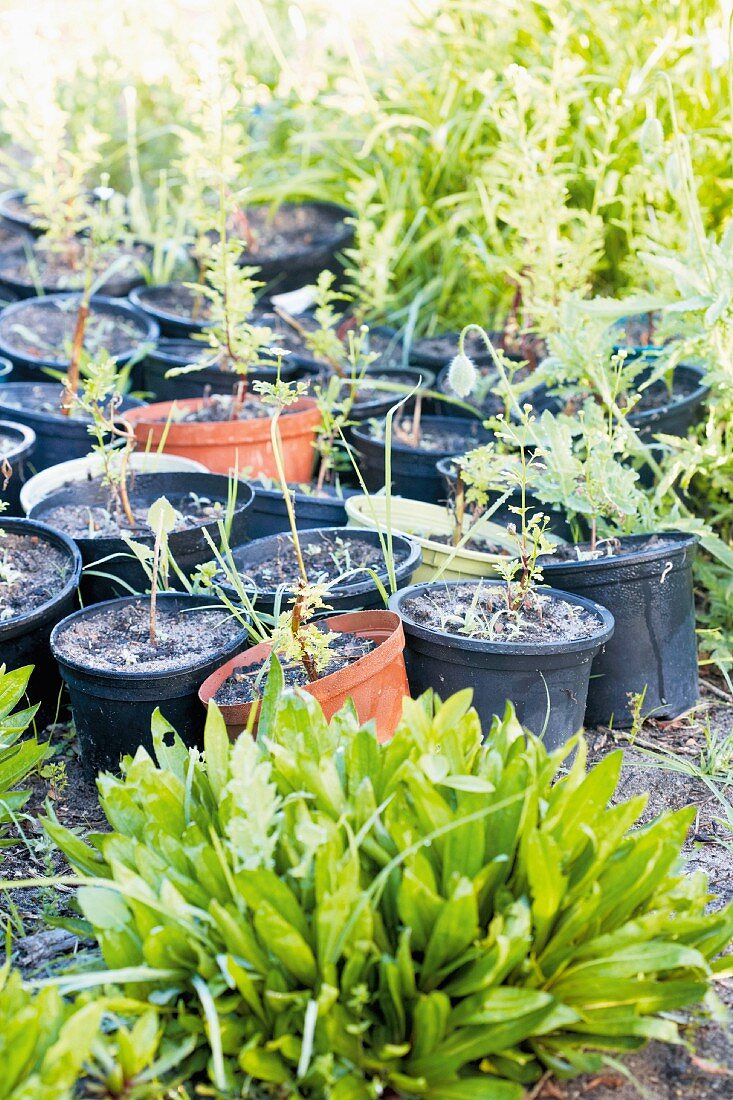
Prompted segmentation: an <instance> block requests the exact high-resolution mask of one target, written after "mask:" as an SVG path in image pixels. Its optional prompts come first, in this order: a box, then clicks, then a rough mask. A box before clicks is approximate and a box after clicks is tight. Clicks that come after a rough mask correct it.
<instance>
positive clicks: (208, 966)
mask: <svg viewBox="0 0 733 1100" xmlns="http://www.w3.org/2000/svg"><path fill="white" fill-rule="evenodd" d="M280 685H281V679H280V677H279V676H278V666H277V664H276V663H274V664H273V670H272V672H271V675H270V681H269V683H268V687H267V690H266V693H265V698H264V700H263V707H262V713H261V717H260V729H259V738H258V741H257V742H255V741H253V740H252V738H251V737H249V736H246V735H243V736H241V737H240V738H239V739H238V740H237V741H236V742H235V743H234V744H231V743H230V741H229V739H228V737H227V734H226V729H225V727H224V725H223V722H222V719H221V716H220V714H219V713H218V711H217V710H216V709H215V708H213V707H212V708H210V711H209V716H208V721H207V726H206V733H205V746H204V753H203V755H202V754H201V753H200V752H199V751H197V750H196V749H189V748H186V747H185V746H184V745H183V743H182V742H181V741H180V740H179V739H178V738H177V737H173V738H172V739H171V737H170V730H169V727H168V726H167V724H166V723H165V722H164V721H163V720H162V719H161V718H160V717H159V716H158V717H157V718H156V719H155V721H154V743H155V747H156V753H157V762H156V761H154V760H153V759H152V758H151V757H150V756H149V755H148V754H147V753H146V752H145V751H144V750H142V749H141V750H139V751H138V753H137V754H136V756H135V758H134V759H128V760H127V761H126V762H125V763H124V768H123V774H122V776H121V777H116V776H112V775H102V776H100V778H99V780H98V785H99V793H100V799H101V805H102V807H103V809H104V812H105V814H106V816H107V819H108V822H109V825H110V830H111V831H110V832H108V833H104V834H99V835H97V836H94V837H92V838H91V842H90V843H85V842H83V841H82V840H81V839H80V838H79V837H78V836H76V835H75V834H74V833H72V832H70V831H68V830H66V829H64V828H62V827H61V826H60V825H59V824H58V823H57V822H56V821H55V820H54V819H53V818H52V819H51V820H50V821H48V823H47V828H48V830H49V832H50V834H51V836H52V837H53V838H54V839H55V840H56V841H57V842H58V844H59V845H60V847H61V848H62V850H63V851H64V852H65V854H66V856H67V858H68V859H69V860H70V862H71V863H72V864H73V865H74V866H75V867H77V868H78V869H79V871H80V872H81V873H82V875H83V879H84V881H85V885H84V886H83V887H82V889H81V890H80V891H79V895H78V899H79V903H80V906H81V909H82V911H83V913H84V916H85V918H86V920H87V921H88V922H89V924H90V927H91V929H92V930H93V932H94V935H95V936H96V937H97V939H98V941H99V943H100V946H101V949H102V953H103V956H104V959H105V961H106V964H107V965H108V967H110V968H111V971H110V972H101V973H99V974H98V975H96V980H97V981H98V982H99V983H100V984H102V983H104V982H105V981H107V980H108V979H109V977H110V976H111V973H112V972H116V973H117V974H119V973H120V968H131V969H130V970H128V971H125V970H123V971H122V972H123V973H125V972H126V973H127V974H128V975H129V976H130V978H131V979H132V980H134V981H135V982H136V983H137V988H138V989H145V990H147V993H148V995H149V996H151V997H153V998H154V999H155V1000H157V1001H162V1002H164V1003H165V1004H166V1005H168V1006H169V1007H170V1008H171V1009H175V1015H176V1018H177V1019H178V1020H179V1021H180V1022H181V1023H182V1025H183V1026H184V1028H186V1029H187V1030H188V1031H189V1032H190V1034H192V1035H195V1036H199V1037H203V1036H204V1035H205V1037H206V1042H207V1044H208V1046H209V1049H210V1058H209V1060H208V1063H207V1073H208V1076H209V1078H210V1080H211V1082H212V1085H213V1087H214V1089H215V1090H216V1093H217V1095H222V1096H228V1097H234V1096H240V1097H241V1096H244V1095H252V1089H253V1088H259V1089H261V1090H262V1093H263V1094H264V1095H272V1096H283V1095H287V1096H292V1097H308V1098H314V1100H315V1098H325V1097H329V1098H330V1100H367V1098H374V1097H377V1096H379V1095H381V1094H382V1093H383V1091H384V1089H385V1088H391V1089H392V1090H394V1091H395V1092H397V1093H398V1094H399V1095H401V1096H404V1097H429V1098H434V1100H438V1098H440V1100H471V1098H474V1097H476V1098H478V1097H484V1098H485V1097H490V1098H492V1100H520V1098H521V1097H522V1096H523V1095H524V1090H525V1086H531V1084H532V1082H534V1081H536V1080H537V1079H538V1078H539V1077H540V1076H541V1075H542V1073H543V1072H544V1070H545V1069H546V1068H550V1069H551V1070H553V1071H554V1072H555V1073H556V1074H559V1075H560V1076H571V1075H573V1074H576V1073H579V1072H582V1071H586V1070H597V1069H599V1068H600V1067H601V1066H602V1064H603V1059H604V1052H608V1051H621V1052H624V1051H630V1050H634V1049H636V1048H638V1047H640V1046H641V1045H643V1044H644V1043H645V1042H646V1041H647V1040H648V1039H650V1038H656V1039H662V1040H668V1041H671V1042H673V1041H675V1040H676V1038H677V1032H676V1025H675V1023H674V1021H673V1019H672V1017H671V1015H670V1013H671V1012H672V1011H673V1010H675V1009H678V1008H680V1007H681V1006H683V1005H687V1004H691V1003H693V1002H696V1001H699V1000H700V999H701V998H702V997H703V996H705V994H706V993H707V991H708V990H709V988H710V983H711V979H712V978H713V976H714V975H715V973H716V971H717V972H723V971H724V970H725V967H726V966H728V967H729V965H730V960H727V961H726V960H721V961H713V960H714V959H715V957H716V956H717V955H718V953H719V952H720V951H721V950H722V949H723V948H724V947H725V945H726V944H727V943H728V942H729V940H730V938H731V935H732V934H733V909H731V907H728V908H725V909H717V910H713V909H711V908H710V906H709V901H710V897H709V894H708V892H707V886H706V881H705V878H704V876H701V875H699V874H695V875H685V874H683V873H682V872H681V868H680V862H681V861H680V848H681V844H682V841H683V839H684V837H685V834H686V832H687V830H688V828H689V827H690V825H691V823H692V822H693V820H694V813H695V811H694V808H690V809H689V810H682V811H678V812H674V813H668V814H665V815H663V816H661V817H659V818H657V819H655V820H654V821H653V822H652V823H651V824H648V825H645V826H641V827H640V826H638V824H637V823H638V821H639V818H640V815H641V814H642V812H643V809H644V805H645V801H646V798H645V796H644V795H641V796H637V797H635V798H633V799H631V800H630V801H627V802H622V803H620V804H617V805H612V806H611V805H609V803H610V800H611V799H612V797H613V795H614V792H615V790H616V786H617V783H618V779H619V772H620V767H621V753H620V752H619V753H614V754H611V755H610V756H608V757H606V758H605V759H604V760H603V761H602V762H601V763H600V764H598V765H597V766H596V767H594V768H593V769H592V770H590V771H588V770H587V768H586V748H585V744H584V742H583V741H582V740H580V739H579V740H574V741H573V742H571V743H570V744H569V745H567V746H565V748H564V749H562V750H558V751H557V752H555V753H553V754H550V753H548V752H547V750H546V749H545V747H544V746H543V745H542V743H541V741H540V740H538V739H537V738H535V737H533V736H531V735H528V736H526V737H525V734H524V732H523V731H522V729H521V728H520V726H519V724H518V723H517V721H516V719H515V717H514V714H513V712H512V710H511V708H508V709H507V712H506V714H505V715H504V717H503V718H502V719H501V720H499V719H497V720H495V722H494V724H493V727H492V729H491V730H490V731H485V732H487V733H489V736H488V737H487V738H485V739H484V737H483V736H482V731H481V728H480V724H479V720H478V717H477V715H476V713H475V712H474V711H473V710H471V709H469V703H470V697H469V693H467V692H463V693H459V694H458V695H456V696H453V697H452V698H451V699H449V700H447V701H446V702H445V703H443V704H441V703H439V702H438V700H437V699H436V698H434V697H433V696H432V695H430V694H428V695H426V696H424V697H423V698H422V699H420V700H417V701H407V702H406V704H405V710H404V715H403V720H402V723H401V725H400V727H399V728H398V730H397V732H396V734H395V736H394V738H393V739H392V741H390V742H388V743H387V744H383V745H380V744H379V743H378V742H377V740H376V737H375V734H374V731H373V729H372V728H371V726H365V727H359V725H358V722H357V720H356V718H355V716H354V713H353V710H352V709H351V708H345V709H344V710H343V711H342V712H341V713H340V714H338V715H336V716H335V718H334V719H333V720H332V721H331V722H330V724H329V723H327V722H326V721H325V719H324V718H323V714H322V712H321V710H320V708H319V707H318V705H317V703H316V702H315V701H314V700H312V699H309V698H307V697H305V696H304V695H302V694H293V693H286V694H280ZM573 749H575V750H576V751H575V756H574V759H573V762H572V764H570V765H569V766H567V767H565V766H564V765H563V761H564V760H565V759H566V758H567V756H568V754H569V753H570V752H572V750H573ZM68 980H69V988H73V982H74V979H73V976H70V977H69V979H68ZM94 980H95V979H94V976H92V975H90V974H89V973H85V974H84V975H82V976H81V977H80V979H79V981H80V982H83V983H85V984H86V985H88V984H89V983H90V982H91V981H94ZM142 983H144V984H142Z"/></svg>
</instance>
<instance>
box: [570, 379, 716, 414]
mask: <svg viewBox="0 0 733 1100" xmlns="http://www.w3.org/2000/svg"><path fill="white" fill-rule="evenodd" d="M700 384H701V383H700V380H699V379H696V378H690V377H689V376H688V375H682V374H678V375H677V377H676V378H675V380H674V386H673V387H672V389H671V390H670V388H669V386H668V385H667V383H666V382H665V381H664V379H663V378H658V379H657V380H656V382H652V384H651V385H650V386H647V387H646V389H643V390H641V391H640V400H639V401H637V402H636V404H635V405H634V407H633V408H632V410H631V415H632V416H633V415H634V414H635V413H640V412H652V411H653V410H654V409H663V408H665V407H667V406H670V405H677V404H678V403H679V402H680V401H684V399H685V398H686V397H689V396H690V394H691V393H694V392H695V390H696V389H698V388H699V386H700ZM589 396H590V395H589V394H584V393H583V394H575V395H573V396H570V397H568V398H567V399H566V401H565V404H564V405H563V407H562V409H561V410H560V411H561V412H563V413H565V414H566V415H567V416H575V415H576V413H577V412H578V410H579V409H581V408H582V407H583V405H584V404H585V402H586V401H587V399H588V397H589ZM561 400H562V399H561ZM626 404H627V401H625V400H624V399H623V398H619V402H618V405H619V408H621V409H623V408H625V407H626Z"/></svg>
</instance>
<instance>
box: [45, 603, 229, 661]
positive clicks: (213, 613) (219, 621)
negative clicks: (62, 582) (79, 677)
mask: <svg viewBox="0 0 733 1100" xmlns="http://www.w3.org/2000/svg"><path fill="white" fill-rule="evenodd" d="M149 607H150V602H149V600H147V599H142V600H140V601H139V602H136V603H128V604H122V605H116V606H112V607H105V605H104V604H98V605H97V608H96V609H95V610H94V613H93V614H90V615H85V616H83V617H81V618H78V619H74V620H73V621H72V622H70V623H69V625H68V626H67V627H66V628H65V629H64V630H62V631H60V632H59V635H58V639H57V646H58V651H59V653H60V654H61V656H62V657H64V658H66V659H67V660H70V661H76V662H77V663H79V664H83V665H85V666H87V667H89V668H92V669H97V670H99V671H100V672H121V671H125V672H135V673H137V672H150V673H165V672H179V671H183V670H184V669H186V668H190V667H191V666H192V665H197V664H200V663H202V662H204V661H207V660H210V659H211V658H212V657H215V656H216V654H217V653H218V652H220V651H221V650H223V649H226V647H227V646H229V645H230V644H231V643H232V642H233V641H234V639H235V638H236V637H237V636H238V635H239V634H241V632H242V627H241V626H240V624H239V623H238V622H237V620H236V619H234V618H233V617H231V616H230V615H229V614H228V613H223V612H221V611H217V610H215V609H212V610H210V611H209V610H205V609H204V610H201V609H199V608H196V609H195V610H194V611H191V610H190V609H183V608H181V609H177V608H170V607H166V606H165V604H162V605H161V604H158V611H157V615H156V622H157V638H156V641H155V642H154V643H151V641H150V614H149Z"/></svg>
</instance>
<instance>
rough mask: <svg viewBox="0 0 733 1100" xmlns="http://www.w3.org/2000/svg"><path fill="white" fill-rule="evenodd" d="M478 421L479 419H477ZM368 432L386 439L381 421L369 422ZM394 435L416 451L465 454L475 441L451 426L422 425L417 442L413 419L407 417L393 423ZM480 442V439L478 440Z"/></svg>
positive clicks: (373, 436)
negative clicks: (453, 429)
mask: <svg viewBox="0 0 733 1100" xmlns="http://www.w3.org/2000/svg"><path fill="white" fill-rule="evenodd" d="M477 423H478V421H477ZM367 430H368V432H369V434H370V435H371V437H372V439H381V440H383V439H384V424H383V423H382V422H380V421H376V422H374V421H372V422H370V423H369V426H368V429H367ZM392 437H393V440H394V442H395V443H397V444H399V445H400V446H401V447H409V448H410V449H411V450H414V451H435V452H436V453H437V454H458V453H459V452H460V453H461V454H463V452H464V451H466V450H468V449H470V445H471V443H472V442H473V441H472V440H471V439H470V438H469V437H468V436H467V434H466V432H465V431H464V432H462V431H459V430H456V431H452V430H451V429H450V428H443V427H439V428H433V427H421V428H420V432H419V439H418V441H417V442H415V441H414V440H413V438H412V420H411V419H410V418H409V417H405V418H404V419H403V420H400V422H399V424H393V425H392ZM476 442H477V444H478V441H476Z"/></svg>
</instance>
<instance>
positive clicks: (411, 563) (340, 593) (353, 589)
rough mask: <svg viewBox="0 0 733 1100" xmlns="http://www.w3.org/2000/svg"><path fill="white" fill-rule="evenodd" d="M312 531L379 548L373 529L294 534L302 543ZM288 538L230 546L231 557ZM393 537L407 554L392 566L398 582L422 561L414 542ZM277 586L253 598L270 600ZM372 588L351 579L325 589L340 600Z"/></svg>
mask: <svg viewBox="0 0 733 1100" xmlns="http://www.w3.org/2000/svg"><path fill="white" fill-rule="evenodd" d="M315 532H318V533H319V534H325V535H333V536H334V537H335V536H338V535H341V536H343V537H346V538H349V539H353V540H354V541H358V540H359V538H363V537H364V536H370V535H371V536H373V537H374V538H375V539H376V541H377V544H378V545H381V544H380V543H379V532H378V531H375V530H370V529H369V528H366V527H362V528H359V527H306V528H303V529H302V530H299V531H298V535H299V536H300V539H301V540H304V539H305V538H306V537H307V536H308V535H313V534H314V533H315ZM290 537H291V535H290V532H289V531H278V532H276V533H275V534H272V535H263V536H262V538H259V539H253V540H252V542H247V543H245V544H244V545H243V546H235V547H232V555H233V556H236V554H237V552H238V551H246V550H251V549H252V548H254V547H260V546H263V545H264V544H265V543H273V542H275V540H276V539H288V538H290ZM393 537H394V538H395V539H397V540H399V541H400V542H401V543H403V544H404V545H406V546H407V548H408V554H407V557H406V558H405V560H404V561H402V562H400V563H399V565H397V564H396V565H395V577H396V579H397V580H399V579H400V578H401V577H404V576H408V575H411V574H412V573H414V572H415V570H416V569H417V568H418V566H419V565H420V561H421V559H422V549H421V547H420V546H419V545H418V543H417V542H416V541H415V540H414V539H411V538H409V537H408V536H407V535H394V536H393ZM368 541H371V540H368ZM385 571H386V563H385ZM375 572H376V573H377V575H378V576H379V575H380V574H379V571H378V569H377V570H375ZM380 579H381V577H380ZM222 587H224V586H222ZM279 587H280V585H277V586H276V587H275V588H259V589H257V590H256V591H257V599H262V598H264V599H265V600H269V599H272V598H274V596H275V594H276V592H277V590H278V588H279ZM373 587H374V581H373V579H372V578H371V577H368V578H367V579H366V580H357V579H356V578H354V579H350V580H348V581H346V583H344V584H338V585H332V586H331V587H329V590H328V591H329V593H330V594H332V595H333V596H334V597H342V598H343V597H346V596H352V597H353V596H359V595H361V594H362V593H363V592H369V591H371V590H372V588H373ZM284 592H285V595H290V594H291V593H292V589H290V588H285V590H284ZM345 614H350V612H345ZM354 614H356V612H354ZM359 614H362V612H359Z"/></svg>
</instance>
